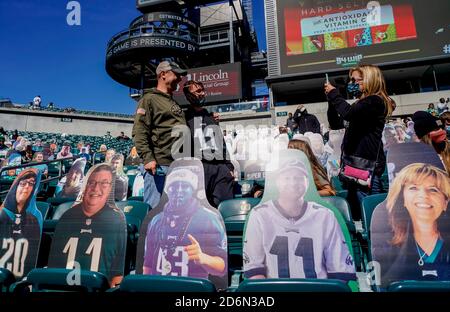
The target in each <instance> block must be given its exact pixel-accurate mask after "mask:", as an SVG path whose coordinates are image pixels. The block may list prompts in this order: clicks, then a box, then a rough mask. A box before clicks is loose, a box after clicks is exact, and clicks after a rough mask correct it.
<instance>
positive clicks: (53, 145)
mask: <svg viewBox="0 0 450 312" xmlns="http://www.w3.org/2000/svg"><path fill="white" fill-rule="evenodd" d="M57 150H58V145H57V144H56V142H55V141H53V142H52V143H50V152H51V153H52V155H56V153H57Z"/></svg>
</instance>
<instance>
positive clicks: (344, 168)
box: [339, 141, 383, 189]
mask: <svg viewBox="0 0 450 312" xmlns="http://www.w3.org/2000/svg"><path fill="white" fill-rule="evenodd" d="M382 144H383V142H382V141H381V142H380V144H379V145H378V150H377V159H376V160H369V159H365V158H362V157H357V156H350V155H345V154H344V152H342V156H341V165H340V169H339V180H341V182H342V183H352V182H354V183H357V184H359V185H361V186H364V187H367V188H369V189H370V188H371V187H372V185H371V182H372V177H373V174H374V172H375V168H376V166H377V163H378V157H379V155H380V149H381V146H382Z"/></svg>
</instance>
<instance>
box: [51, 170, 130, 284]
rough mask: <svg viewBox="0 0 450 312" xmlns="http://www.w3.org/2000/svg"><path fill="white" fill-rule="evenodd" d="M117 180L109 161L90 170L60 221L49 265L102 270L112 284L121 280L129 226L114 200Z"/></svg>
mask: <svg viewBox="0 0 450 312" xmlns="http://www.w3.org/2000/svg"><path fill="white" fill-rule="evenodd" d="M114 180H115V177H114V174H113V171H112V167H111V166H110V165H109V164H105V163H103V164H98V165H95V166H93V167H92V168H91V169H90V170H89V172H88V174H87V175H86V178H85V179H84V181H83V186H82V191H81V194H80V196H79V198H78V199H77V201H76V202H75V203H74V205H73V206H72V208H70V209H69V210H68V211H66V212H65V213H64V214H63V215H62V217H61V219H60V220H59V222H58V224H57V225H56V229H55V235H54V238H53V241H52V245H51V249H50V257H49V265H48V266H49V267H53V268H66V269H73V268H75V269H81V270H90V271H96V272H101V273H103V274H105V275H106V277H107V278H108V280H109V281H110V283H111V285H115V284H116V283H119V282H120V281H121V279H122V277H123V274H124V273H123V271H124V265H125V249H126V240H127V227H126V221H125V216H124V214H123V212H122V211H121V210H120V209H119V208H118V207H117V206H116V204H115V202H114Z"/></svg>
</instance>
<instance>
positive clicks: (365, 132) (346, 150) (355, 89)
mask: <svg viewBox="0 0 450 312" xmlns="http://www.w3.org/2000/svg"><path fill="white" fill-rule="evenodd" d="M349 76H350V80H351V83H350V84H349V86H348V91H349V93H352V94H353V95H354V97H356V98H358V100H357V101H356V103H354V104H353V105H350V104H349V103H348V102H347V101H346V100H345V98H344V97H343V96H342V95H341V94H340V93H339V91H338V90H337V89H336V88H335V87H334V86H332V85H331V84H330V83H326V84H325V93H326V94H327V97H328V103H329V105H328V112H327V114H328V118H329V119H330V123H331V120H337V119H340V118H342V119H343V120H345V121H347V122H348V127H347V129H346V132H345V135H344V139H343V144H342V153H343V155H344V156H349V157H358V158H362V159H364V160H369V161H372V162H375V161H376V166H375V168H374V172H373V174H372V180H371V181H370V183H369V185H370V188H369V187H365V186H361V185H359V184H356V183H349V185H347V186H346V187H347V188H348V190H349V194H348V198H347V199H348V201H349V203H350V205H351V207H352V213H353V216H354V218H355V219H356V220H359V219H360V218H361V210H360V208H359V202H360V201H361V200H362V198H363V197H364V196H366V195H367V194H377V193H382V192H383V185H382V183H381V176H382V174H383V172H384V169H385V166H386V157H385V155H384V152H383V145H382V141H381V138H382V132H383V129H384V124H385V120H386V117H388V116H390V115H391V113H392V108H393V103H392V100H391V99H390V98H389V96H388V95H387V92H386V83H385V81H384V78H383V74H382V73H381V70H380V69H379V68H378V67H376V66H373V65H364V66H359V67H357V68H354V69H351V70H350V73H349Z"/></svg>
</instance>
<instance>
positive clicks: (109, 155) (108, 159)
mask: <svg viewBox="0 0 450 312" xmlns="http://www.w3.org/2000/svg"><path fill="white" fill-rule="evenodd" d="M115 154H116V150H115V149H113V148H110V149H109V150H107V151H106V155H105V163H108V164H110V163H111V160H112V158H113V156H114V155H115Z"/></svg>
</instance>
